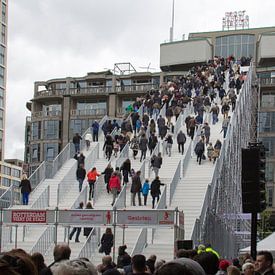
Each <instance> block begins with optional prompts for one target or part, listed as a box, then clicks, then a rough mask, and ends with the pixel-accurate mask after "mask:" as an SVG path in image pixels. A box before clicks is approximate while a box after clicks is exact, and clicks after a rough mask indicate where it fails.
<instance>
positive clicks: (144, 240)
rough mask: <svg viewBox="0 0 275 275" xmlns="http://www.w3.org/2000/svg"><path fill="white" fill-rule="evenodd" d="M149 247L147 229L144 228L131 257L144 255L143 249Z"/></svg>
mask: <svg viewBox="0 0 275 275" xmlns="http://www.w3.org/2000/svg"><path fill="white" fill-rule="evenodd" d="M146 246H147V228H142V229H141V230H140V233H139V235H138V237H137V240H136V243H135V245H134V247H133V249H132V251H131V253H130V256H131V257H133V256H134V255H136V254H140V253H142V251H143V249H144V248H145V247H146Z"/></svg>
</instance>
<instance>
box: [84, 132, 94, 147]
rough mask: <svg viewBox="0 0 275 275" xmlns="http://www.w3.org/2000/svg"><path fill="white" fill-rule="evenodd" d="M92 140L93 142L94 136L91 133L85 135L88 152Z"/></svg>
mask: <svg viewBox="0 0 275 275" xmlns="http://www.w3.org/2000/svg"><path fill="white" fill-rule="evenodd" d="M92 140H93V138H92V135H91V133H89V132H88V133H87V134H86V135H85V142H86V148H87V150H89V148H90V145H91V141H92Z"/></svg>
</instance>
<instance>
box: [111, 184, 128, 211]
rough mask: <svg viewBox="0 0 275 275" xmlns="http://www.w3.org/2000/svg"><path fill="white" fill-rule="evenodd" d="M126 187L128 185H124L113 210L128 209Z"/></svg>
mask: <svg viewBox="0 0 275 275" xmlns="http://www.w3.org/2000/svg"><path fill="white" fill-rule="evenodd" d="M126 187H127V185H126V184H124V185H123V187H122V189H121V191H120V193H119V195H118V197H117V199H116V201H115V203H114V205H113V209H121V208H126V194H127V193H126Z"/></svg>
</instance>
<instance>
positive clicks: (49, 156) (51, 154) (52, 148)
mask: <svg viewBox="0 0 275 275" xmlns="http://www.w3.org/2000/svg"><path fill="white" fill-rule="evenodd" d="M58 148H59V145H58V143H45V144H44V159H45V160H47V161H53V160H54V158H55V157H56V156H57V155H58Z"/></svg>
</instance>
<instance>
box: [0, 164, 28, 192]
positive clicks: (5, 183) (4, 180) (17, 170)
mask: <svg viewBox="0 0 275 275" xmlns="http://www.w3.org/2000/svg"><path fill="white" fill-rule="evenodd" d="M14 163H15V164H16V165H15V164H14ZM20 165H23V162H22V161H19V160H12V161H11V162H6V161H0V196H1V195H2V194H3V193H4V192H5V191H6V190H7V189H8V188H9V187H10V186H11V185H14V186H16V187H18V186H19V184H20V181H21V176H22V166H20Z"/></svg>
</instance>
